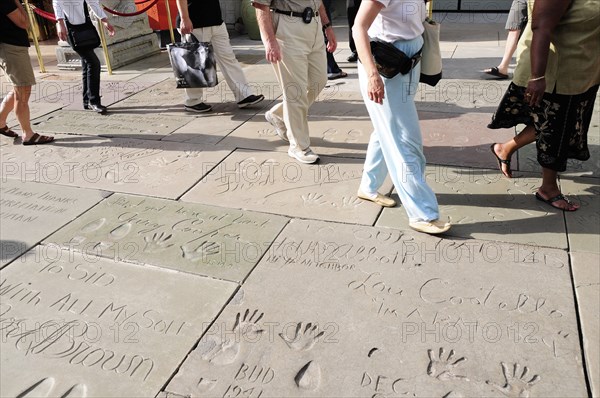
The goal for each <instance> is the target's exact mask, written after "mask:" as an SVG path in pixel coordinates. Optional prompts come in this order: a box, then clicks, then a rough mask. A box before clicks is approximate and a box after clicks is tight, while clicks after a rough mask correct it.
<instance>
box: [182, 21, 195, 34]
mask: <svg viewBox="0 0 600 398" xmlns="http://www.w3.org/2000/svg"><path fill="white" fill-rule="evenodd" d="M179 30H180V31H181V34H182V35H188V34H190V33H192V31H193V30H194V25H193V24H192V20H191V19H190V17H183V18H181V24H180V25H179Z"/></svg>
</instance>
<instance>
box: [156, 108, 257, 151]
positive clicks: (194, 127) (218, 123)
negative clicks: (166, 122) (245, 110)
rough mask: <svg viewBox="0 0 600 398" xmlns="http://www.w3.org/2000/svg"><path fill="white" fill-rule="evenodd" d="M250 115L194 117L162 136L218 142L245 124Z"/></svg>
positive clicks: (174, 138)
mask: <svg viewBox="0 0 600 398" xmlns="http://www.w3.org/2000/svg"><path fill="white" fill-rule="evenodd" d="M247 117H248V116H239V117H238V116H232V115H211V116H210V117H207V118H193V119H191V121H190V122H188V123H187V124H186V125H184V126H183V127H181V128H179V129H177V130H175V131H174V132H172V133H171V134H169V135H167V136H165V137H163V138H162V140H163V141H174V142H189V143H194V144H216V143H218V142H219V141H221V140H222V139H223V138H225V137H227V135H229V134H230V133H231V132H232V131H234V130H236V129H237V128H238V127H240V126H242V125H244V123H245V122H246V121H247Z"/></svg>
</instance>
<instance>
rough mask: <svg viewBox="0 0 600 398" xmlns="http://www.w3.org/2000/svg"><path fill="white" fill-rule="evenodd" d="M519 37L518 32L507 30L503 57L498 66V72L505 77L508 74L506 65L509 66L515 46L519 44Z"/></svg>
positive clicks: (519, 33) (519, 32)
mask: <svg viewBox="0 0 600 398" xmlns="http://www.w3.org/2000/svg"><path fill="white" fill-rule="evenodd" d="M520 35H521V31H520V30H509V31H508V36H507V37H506V47H504V56H503V57H502V62H500V65H498V71H499V72H500V73H503V74H505V75H507V74H508V65H510V61H511V60H512V57H513V54H514V53H515V50H516V49H517V44H518V43H519V37H520Z"/></svg>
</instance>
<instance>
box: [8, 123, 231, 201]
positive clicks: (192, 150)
mask: <svg viewBox="0 0 600 398" xmlns="http://www.w3.org/2000/svg"><path fill="white" fill-rule="evenodd" d="M55 137H56V140H55V141H54V142H53V143H51V144H47V145H43V146H39V147H33V148H32V147H26V146H23V145H8V144H4V145H0V165H1V167H2V170H3V175H4V176H5V177H8V178H21V179H23V180H24V181H38V182H46V183H51V184H60V185H71V186H78V187H87V188H94V189H104V190H107V191H113V192H125V193H133V194H140V195H150V196H155V197H167V198H171V199H174V198H177V197H178V196H179V195H181V194H183V193H184V192H185V191H186V190H188V189H189V188H190V187H191V186H193V185H194V184H196V183H197V182H198V181H199V180H200V179H201V178H202V176H203V175H204V174H205V173H207V172H208V171H209V170H210V168H212V167H213V166H214V165H215V164H217V163H218V162H219V161H220V160H221V159H223V158H224V157H226V156H227V155H228V154H229V152H230V151H228V150H225V149H223V148H219V147H215V146H212V145H211V146H201V145H195V144H188V143H175V142H158V141H155V140H152V141H149V140H136V139H121V138H112V139H109V138H100V137H86V136H68V135H62V134H56V135H55ZM4 141H5V140H2V142H3V143H4ZM175 176H176V178H175Z"/></svg>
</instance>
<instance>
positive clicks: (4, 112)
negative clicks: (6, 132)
mask: <svg viewBox="0 0 600 398" xmlns="http://www.w3.org/2000/svg"><path fill="white" fill-rule="evenodd" d="M14 107H15V93H14V90H11V91H10V92H9V93H8V94H6V97H4V99H3V100H2V104H0V128H2V127H4V126H6V120H7V119H8V114H9V113H10V112H12V110H13V108H14Z"/></svg>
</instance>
